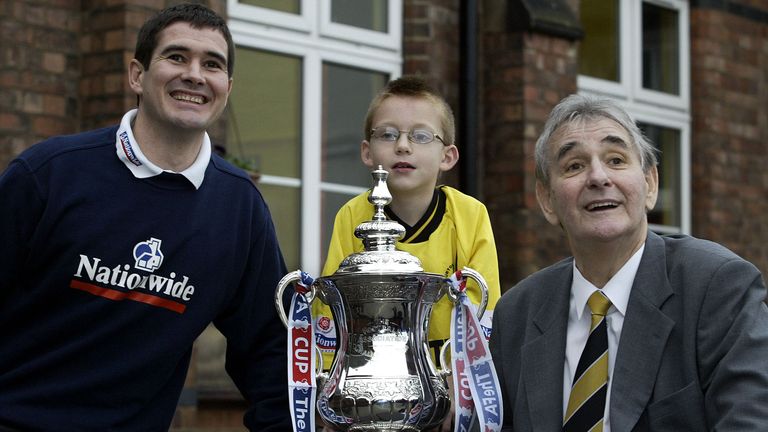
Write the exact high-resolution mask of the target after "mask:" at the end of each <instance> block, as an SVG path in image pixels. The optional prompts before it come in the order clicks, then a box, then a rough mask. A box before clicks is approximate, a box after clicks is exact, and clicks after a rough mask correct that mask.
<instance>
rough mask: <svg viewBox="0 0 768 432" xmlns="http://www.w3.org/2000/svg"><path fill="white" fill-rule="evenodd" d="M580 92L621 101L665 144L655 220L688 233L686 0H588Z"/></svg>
mask: <svg viewBox="0 0 768 432" xmlns="http://www.w3.org/2000/svg"><path fill="white" fill-rule="evenodd" d="M580 15H581V23H582V26H583V27H584V32H585V36H584V39H583V40H582V42H581V44H580V47H579V78H578V86H579V92H581V93H590V94H598V95H601V96H607V97H610V98H613V99H615V100H617V101H618V102H619V103H620V104H621V105H622V106H623V107H625V108H626V109H627V111H628V112H629V113H630V114H631V115H632V116H633V117H634V118H635V120H636V121H637V122H638V125H639V126H640V127H641V129H642V130H643V132H644V133H645V134H646V135H647V136H648V137H649V138H650V139H651V141H652V142H653V143H654V144H655V145H656V146H657V147H658V148H659V150H660V163H659V186H660V189H659V199H658V200H657V204H656V207H655V208H654V209H653V210H652V211H651V212H650V213H649V215H648V216H649V218H648V219H649V223H650V225H651V228H652V229H653V230H654V231H657V232H661V233H677V232H682V233H689V232H690V206H691V204H690V191H689V188H690V165H689V157H690V121H691V120H690V117H691V116H690V102H689V84H688V68H689V64H690V61H689V48H688V3H687V2H685V1H682V0H643V1H637V0H608V1H606V0H582V1H581V5H580Z"/></svg>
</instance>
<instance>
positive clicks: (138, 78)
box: [128, 59, 144, 96]
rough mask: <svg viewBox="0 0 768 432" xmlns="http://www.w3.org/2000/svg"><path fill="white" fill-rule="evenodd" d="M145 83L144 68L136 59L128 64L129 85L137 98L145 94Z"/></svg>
mask: <svg viewBox="0 0 768 432" xmlns="http://www.w3.org/2000/svg"><path fill="white" fill-rule="evenodd" d="M143 81H144V66H143V65H142V64H141V63H140V62H139V61H138V60H136V59H133V60H131V62H130V63H129V64H128V85H129V86H131V90H133V92H134V93H136V95H137V96H141V94H142V93H144V87H143V84H142V82H143Z"/></svg>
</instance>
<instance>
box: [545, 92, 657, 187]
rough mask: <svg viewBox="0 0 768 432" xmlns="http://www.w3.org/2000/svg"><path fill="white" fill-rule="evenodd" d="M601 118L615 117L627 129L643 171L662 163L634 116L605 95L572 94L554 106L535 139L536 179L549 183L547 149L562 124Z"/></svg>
mask: <svg viewBox="0 0 768 432" xmlns="http://www.w3.org/2000/svg"><path fill="white" fill-rule="evenodd" d="M599 118H607V119H610V120H613V121H615V122H616V123H618V124H619V125H620V126H621V127H623V128H624V130H626V131H627V133H628V134H629V137H630V139H631V140H632V142H631V143H630V144H631V145H633V146H634V147H635V149H636V150H637V153H638V155H639V156H640V162H641V163H642V167H643V172H646V173H647V172H648V170H650V169H651V167H654V166H656V165H657V164H658V163H659V162H658V157H657V156H656V153H657V149H656V147H654V145H653V144H652V143H651V142H650V141H649V140H648V138H646V137H645V135H643V132H642V131H641V130H640V128H639V127H637V124H636V123H635V121H634V120H633V119H632V117H630V115H629V114H628V113H627V112H626V111H624V109H623V108H621V107H620V106H619V105H618V104H617V103H616V102H614V101H613V100H611V99H606V98H599V97H591V96H585V95H579V94H573V95H570V96H568V97H566V98H565V99H563V100H562V101H560V103H558V104H557V106H555V108H554V109H553V110H552V112H551V113H550V114H549V118H548V119H547V122H546V123H545V124H544V131H543V132H542V133H541V135H540V136H539V139H538V140H537V141H536V150H535V157H536V179H538V180H539V181H541V182H542V183H543V184H545V185H549V180H550V179H549V165H550V160H549V157H548V154H547V148H548V146H549V141H550V140H551V139H552V135H553V134H554V133H555V132H556V131H557V129H558V128H560V126H563V125H566V124H570V123H573V122H576V121H583V120H594V119H599Z"/></svg>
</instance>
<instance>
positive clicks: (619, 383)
mask: <svg viewBox="0 0 768 432" xmlns="http://www.w3.org/2000/svg"><path fill="white" fill-rule="evenodd" d="M666 270H667V269H666V256H665V249H664V241H663V240H662V239H661V238H660V237H659V236H657V235H656V234H653V233H652V232H649V233H648V239H647V240H646V244H645V251H644V252H643V257H642V260H641V261H640V267H639V268H638V270H637V275H636V276H635V281H634V283H633V285H632V291H631V293H630V295H629V303H628V305H627V314H626V316H625V318H624V325H623V327H622V330H621V340H620V342H619V349H618V353H617V355H616V363H615V366H614V371H613V383H612V384H611V413H610V416H611V429H612V430H622V431H629V430H632V428H633V427H634V426H635V424H636V423H637V421H638V419H639V418H640V415H641V414H642V413H643V410H644V409H645V407H646V405H647V403H648V400H650V397H651V392H652V391H653V386H654V383H655V382H656V373H657V370H658V367H659V362H660V361H661V356H662V354H663V351H664V346H665V344H666V341H667V338H668V337H669V333H670V332H671V331H672V327H674V321H672V319H670V318H669V317H667V316H666V315H665V314H664V313H663V312H662V311H661V310H660V308H661V305H662V304H663V303H664V302H665V301H666V300H667V299H668V298H669V297H670V296H672V295H673V292H672V288H671V287H670V286H669V282H668V281H667V277H666V273H667V272H666Z"/></svg>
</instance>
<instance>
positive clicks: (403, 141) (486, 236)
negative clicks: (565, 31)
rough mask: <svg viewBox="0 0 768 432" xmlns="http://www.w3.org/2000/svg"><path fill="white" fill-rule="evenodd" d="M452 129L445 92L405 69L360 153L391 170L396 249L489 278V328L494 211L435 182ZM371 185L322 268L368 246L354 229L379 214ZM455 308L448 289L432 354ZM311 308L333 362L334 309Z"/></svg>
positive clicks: (373, 110)
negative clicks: (398, 227) (398, 234)
mask: <svg viewBox="0 0 768 432" xmlns="http://www.w3.org/2000/svg"><path fill="white" fill-rule="evenodd" d="M454 137H455V123H454V118H453V112H452V111H451V108H450V107H449V106H448V104H447V103H446V102H445V100H443V98H442V97H440V96H439V95H438V94H437V93H436V92H435V91H434V90H432V89H431V88H430V87H429V86H427V84H426V83H425V82H424V81H423V80H421V79H419V78H416V77H402V78H399V79H396V80H394V81H391V82H390V83H389V84H388V85H387V86H386V87H385V88H384V89H383V90H382V91H381V93H379V95H378V96H376V98H374V100H373V101H372V102H371V105H370V107H369V108H368V114H367V115H366V119H365V140H363V142H362V143H361V146H360V156H361V158H362V160H363V163H364V164H365V165H366V166H367V167H368V168H370V169H371V170H373V169H376V167H377V166H378V165H381V166H382V167H383V168H384V170H386V171H388V172H389V177H388V178H387V186H388V188H389V191H390V193H391V194H392V202H391V203H390V204H389V205H388V206H387V207H386V209H385V210H386V213H387V216H388V217H389V218H390V219H392V220H395V221H397V222H399V223H400V224H402V225H403V227H405V230H406V233H405V236H404V237H403V238H402V239H401V240H400V241H398V242H397V249H398V250H402V251H406V252H408V253H410V254H411V255H414V256H416V257H418V258H419V259H420V260H421V264H422V267H423V269H424V271H425V272H429V273H437V274H441V275H445V276H446V277H448V276H451V275H452V274H453V273H454V272H456V270H461V269H462V268H464V267H470V268H472V269H474V270H476V271H477V272H479V273H480V274H481V275H482V276H483V278H484V279H485V281H486V282H487V284H488V307H487V309H486V313H485V315H484V317H483V320H482V324H483V325H484V326H485V327H486V331H490V319H491V317H492V315H493V308H494V306H495V305H496V301H497V300H498V298H499V296H500V289H499V270H498V261H497V258H496V244H495V242H494V239H493V232H492V230H491V223H490V220H489V218H488V212H487V210H486V208H485V206H484V205H483V204H482V203H480V202H479V201H477V200H476V199H474V198H472V197H470V196H468V195H464V194H463V193H461V192H459V191H457V190H456V189H453V188H451V187H448V186H439V187H438V186H437V182H438V179H439V177H440V173H442V172H444V171H448V170H450V169H451V168H453V166H454V165H455V164H456V162H457V161H458V160H459V150H458V149H457V148H456V145H455V144H454ZM369 193H370V191H369V192H365V193H362V194H360V195H358V196H356V197H355V198H352V199H351V200H350V201H348V202H347V203H346V204H345V205H344V206H343V207H342V208H341V209H340V210H339V212H338V213H337V214H336V220H335V222H334V226H333V235H332V237H331V243H330V246H329V248H328V257H327V259H326V262H325V267H324V268H323V275H324V276H328V275H332V274H333V273H334V272H336V270H337V269H338V267H339V264H341V261H342V260H343V259H344V258H345V257H347V256H349V255H351V254H353V253H356V252H360V251H362V250H363V244H362V241H361V240H360V239H358V238H356V237H355V236H354V230H355V227H357V226H358V225H359V224H360V223H362V222H365V221H368V220H371V218H372V217H373V213H374V209H373V205H371V204H370V203H369V202H368V195H369ZM467 291H468V294H469V298H470V299H471V300H472V302H473V303H474V304H478V303H479V302H480V295H481V291H480V288H479V287H478V286H477V285H476V284H475V283H474V281H472V280H468V288H467ZM452 308H453V303H452V302H451V300H450V299H449V298H448V296H443V298H441V299H440V301H439V302H437V303H436V304H435V305H434V307H433V309H432V315H431V317H430V322H429V334H428V338H429V345H430V348H431V349H432V354H433V359H439V355H438V354H439V351H440V347H441V346H442V345H443V343H444V342H445V341H446V340H447V339H449V338H450V319H451V310H452ZM313 316H314V317H315V319H316V321H315V322H316V328H317V332H318V337H317V339H318V347H319V348H320V349H321V350H322V351H323V359H324V367H325V368H326V369H327V368H329V367H330V366H331V362H332V360H333V353H334V351H335V347H336V340H335V337H336V331H335V326H334V323H333V320H332V316H331V313H330V309H329V308H328V307H327V306H325V305H324V304H322V303H321V302H320V301H315V302H314V303H313ZM486 336H487V335H486ZM438 362H439V360H437V361H436V364H438ZM438 366H439V365H438ZM443 367H444V366H443Z"/></svg>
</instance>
